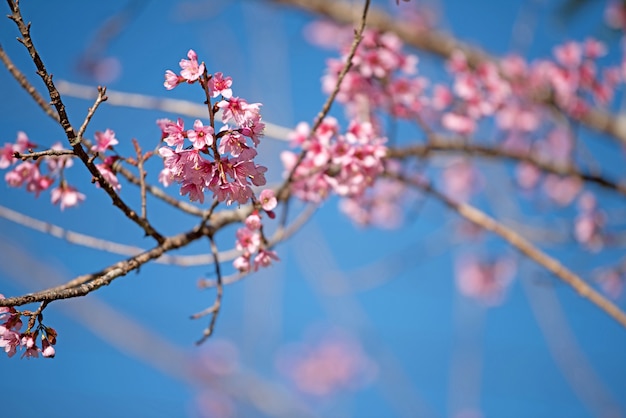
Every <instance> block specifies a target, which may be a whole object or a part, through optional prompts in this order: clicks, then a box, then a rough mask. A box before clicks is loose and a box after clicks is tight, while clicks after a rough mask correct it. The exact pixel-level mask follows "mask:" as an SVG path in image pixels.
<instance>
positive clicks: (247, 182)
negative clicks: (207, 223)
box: [157, 50, 267, 204]
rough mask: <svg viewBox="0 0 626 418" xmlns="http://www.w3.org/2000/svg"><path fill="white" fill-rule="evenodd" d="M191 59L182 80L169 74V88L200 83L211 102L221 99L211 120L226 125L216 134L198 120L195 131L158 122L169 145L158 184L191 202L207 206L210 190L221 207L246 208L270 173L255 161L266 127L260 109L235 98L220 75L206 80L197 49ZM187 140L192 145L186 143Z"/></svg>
mask: <svg viewBox="0 0 626 418" xmlns="http://www.w3.org/2000/svg"><path fill="white" fill-rule="evenodd" d="M187 57H188V58H189V60H184V59H183V60H181V61H180V67H181V71H180V74H179V75H177V74H175V73H174V72H172V71H170V70H168V71H167V72H166V74H165V83H164V84H165V87H166V88H167V89H173V88H174V87H176V86H177V85H179V84H180V83H183V82H186V83H189V84H191V83H195V82H198V83H199V84H200V86H201V87H202V88H203V89H204V90H205V91H206V94H207V97H211V98H217V97H219V96H221V100H220V101H219V102H217V103H216V104H215V105H214V106H213V105H211V103H209V104H208V105H209V107H210V110H209V111H210V112H211V114H212V115H213V113H214V112H217V111H221V121H222V123H224V126H223V127H222V128H221V129H220V130H219V132H216V131H215V127H214V126H207V125H204V123H203V122H202V121H200V120H196V121H195V122H194V124H193V128H192V129H185V125H184V122H183V120H182V119H180V118H179V119H178V120H177V121H172V120H169V119H161V120H159V121H157V124H158V125H159V128H160V129H161V132H162V139H163V141H165V143H166V144H167V146H163V147H161V148H160V149H159V154H160V155H161V156H162V157H163V163H164V169H163V170H162V171H161V174H160V175H159V181H161V183H163V184H164V185H165V186H168V185H170V184H171V183H172V182H176V183H179V184H180V185H181V188H180V194H181V195H188V196H189V199H190V200H191V201H199V202H200V203H203V202H204V197H205V192H206V191H207V190H208V191H211V192H212V193H213V197H214V198H216V199H217V201H219V202H226V203H227V204H231V203H233V202H237V203H239V204H244V203H246V202H248V201H250V199H251V198H253V197H254V192H253V191H252V187H251V186H263V185H265V182H266V181H265V172H266V171H267V168H266V167H263V166H261V165H258V164H256V163H255V162H254V158H255V157H256V155H257V151H256V149H255V148H256V147H257V146H258V145H259V142H260V138H261V136H262V132H263V129H264V127H265V124H264V123H263V122H262V121H261V115H260V106H261V104H260V103H248V102H247V101H246V100H244V99H241V98H239V97H233V95H232V89H231V85H232V79H231V78H230V77H224V76H223V74H222V73H219V72H218V73H215V74H213V75H207V74H206V71H205V67H204V64H203V63H202V64H200V63H198V57H197V55H196V53H195V52H194V51H193V50H190V51H189V53H188V54H187ZM218 116H219V114H218ZM211 120H213V118H211ZM229 124H230V125H229ZM186 139H187V140H189V142H190V144H189V145H186V144H185V140H186ZM248 139H249V140H250V141H251V143H250V142H249V141H248ZM207 157H208V158H207Z"/></svg>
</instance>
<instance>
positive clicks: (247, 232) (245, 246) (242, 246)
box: [236, 228, 261, 253]
mask: <svg viewBox="0 0 626 418" xmlns="http://www.w3.org/2000/svg"><path fill="white" fill-rule="evenodd" d="M260 245H261V236H260V235H259V233H258V232H256V231H253V230H251V229H249V228H239V229H238V230H237V242H236V248H237V249H238V250H239V251H245V252H247V253H256V252H257V250H258V249H259V246H260Z"/></svg>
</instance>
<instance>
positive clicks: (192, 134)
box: [187, 119, 214, 149]
mask: <svg viewBox="0 0 626 418" xmlns="http://www.w3.org/2000/svg"><path fill="white" fill-rule="evenodd" d="M213 133H214V131H213V128H212V127H211V126H204V125H203V124H202V121H200V120H199V119H196V121H195V122H194V124H193V130H189V131H187V138H189V140H190V141H191V143H192V144H193V147H194V148H195V149H202V148H204V147H205V146H209V147H210V146H211V145H213Z"/></svg>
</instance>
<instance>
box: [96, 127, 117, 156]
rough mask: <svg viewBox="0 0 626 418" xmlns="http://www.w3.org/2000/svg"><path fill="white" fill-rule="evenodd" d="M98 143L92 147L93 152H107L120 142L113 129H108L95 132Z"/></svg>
mask: <svg viewBox="0 0 626 418" xmlns="http://www.w3.org/2000/svg"><path fill="white" fill-rule="evenodd" d="M94 136H95V139H96V144H95V145H93V146H92V147H91V151H92V152H105V151H106V150H108V149H112V148H113V146H114V145H117V144H119V141H118V140H117V138H115V132H113V131H112V130H111V129H107V130H105V131H104V132H96V133H95V135H94Z"/></svg>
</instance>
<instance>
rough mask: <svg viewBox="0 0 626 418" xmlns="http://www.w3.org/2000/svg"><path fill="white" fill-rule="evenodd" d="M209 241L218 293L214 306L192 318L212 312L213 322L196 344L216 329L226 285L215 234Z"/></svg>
mask: <svg viewBox="0 0 626 418" xmlns="http://www.w3.org/2000/svg"><path fill="white" fill-rule="evenodd" d="M208 238H209V242H210V243H211V253H212V254H213V265H214V266H215V275H216V276H217V293H216V295H215V302H213V306H211V307H210V308H209V309H207V310H205V311H204V312H200V313H199V314H195V315H193V316H192V317H191V318H192V319H197V318H200V317H202V316H204V315H208V314H211V322H210V323H209V326H208V327H207V328H206V329H205V330H204V332H203V333H202V338H200V339H199V340H198V341H197V342H196V344H197V345H200V344H202V343H203V342H205V341H206V339H207V338H209V337H210V336H211V334H213V330H214V329H215V322H216V321H217V316H218V315H219V313H220V308H221V307H222V295H223V293H224V286H223V284H222V270H221V267H220V260H219V255H218V251H217V245H215V240H214V239H213V234H210V235H209V236H208Z"/></svg>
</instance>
